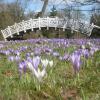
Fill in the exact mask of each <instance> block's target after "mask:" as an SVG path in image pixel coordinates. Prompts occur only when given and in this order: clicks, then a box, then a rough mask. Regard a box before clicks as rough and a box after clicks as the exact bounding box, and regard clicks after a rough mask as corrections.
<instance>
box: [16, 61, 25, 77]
mask: <svg viewBox="0 0 100 100" xmlns="http://www.w3.org/2000/svg"><path fill="white" fill-rule="evenodd" d="M26 66H27V65H26V62H25V61H22V62H20V63H19V66H18V69H19V74H20V76H21V75H22V73H23V71H24V73H25V72H26Z"/></svg>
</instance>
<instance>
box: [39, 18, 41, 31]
mask: <svg viewBox="0 0 100 100" xmlns="http://www.w3.org/2000/svg"><path fill="white" fill-rule="evenodd" d="M38 21H39V30H41V18H40V17H39V18H38Z"/></svg>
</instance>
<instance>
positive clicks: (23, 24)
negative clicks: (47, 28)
mask: <svg viewBox="0 0 100 100" xmlns="http://www.w3.org/2000/svg"><path fill="white" fill-rule="evenodd" d="M22 23H23V27H24V32H25V33H26V27H25V23H24V20H22Z"/></svg>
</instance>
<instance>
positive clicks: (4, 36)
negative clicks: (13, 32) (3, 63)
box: [1, 30, 5, 38]
mask: <svg viewBox="0 0 100 100" xmlns="http://www.w3.org/2000/svg"><path fill="white" fill-rule="evenodd" d="M3 31H4V30H1V33H2V36H3V37H4V38H5V35H4V33H3Z"/></svg>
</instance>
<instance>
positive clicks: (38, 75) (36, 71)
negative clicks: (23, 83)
mask: <svg viewBox="0 0 100 100" xmlns="http://www.w3.org/2000/svg"><path fill="white" fill-rule="evenodd" d="M27 65H28V68H29V69H30V71H32V74H33V75H35V77H36V78H37V79H38V80H39V81H41V79H42V78H43V77H44V76H45V74H46V70H45V68H43V69H42V70H41V71H40V69H39V68H37V69H36V68H34V67H33V65H32V63H30V62H27Z"/></svg>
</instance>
